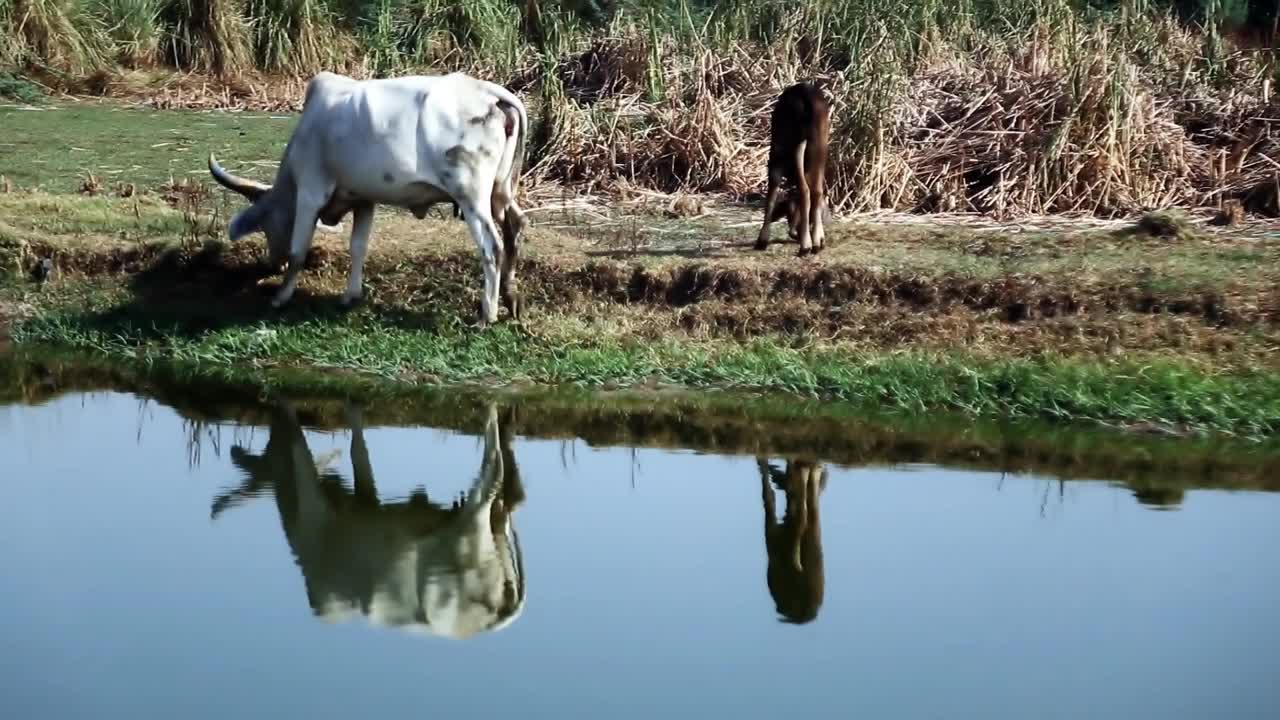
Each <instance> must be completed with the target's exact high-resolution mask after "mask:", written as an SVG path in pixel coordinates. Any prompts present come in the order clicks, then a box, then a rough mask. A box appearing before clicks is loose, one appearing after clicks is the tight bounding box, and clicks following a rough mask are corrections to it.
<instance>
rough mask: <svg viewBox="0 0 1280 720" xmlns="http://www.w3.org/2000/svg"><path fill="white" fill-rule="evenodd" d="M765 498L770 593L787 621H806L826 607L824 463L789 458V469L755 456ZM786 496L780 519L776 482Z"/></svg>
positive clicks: (825, 472) (825, 476)
mask: <svg viewBox="0 0 1280 720" xmlns="http://www.w3.org/2000/svg"><path fill="white" fill-rule="evenodd" d="M756 463H757V464H758V465H759V468H760V485H761V490H762V492H763V500H764V544H765V552H766V553H768V556H769V569H768V574H767V579H768V583H769V594H770V595H772V596H773V602H774V605H775V606H777V609H778V614H779V615H781V616H782V620H783V621H784V622H790V623H807V622H809V621H810V620H813V619H814V618H816V617H818V609H819V608H821V607H822V594H823V587H824V582H823V572H822V525H821V523H820V522H819V519H818V515H819V513H818V496H819V495H820V494H821V493H822V491H823V490H824V489H826V486H827V470H826V468H825V467H823V466H822V464H821V463H816V462H811V461H808V460H798V459H791V460H788V461H787V463H786V469H785V470H780V469H778V468H777V467H775V466H773V465H770V464H769V462H768V461H767V460H766V459H765V458H757V459H756ZM775 485H776V486H777V488H778V489H779V490H781V491H783V493H784V494H785V496H786V503H787V505H786V509H785V510H784V511H783V516H782V521H781V522H778V514H777V508H776V507H775V503H774V486H775Z"/></svg>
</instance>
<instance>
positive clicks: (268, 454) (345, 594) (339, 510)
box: [213, 405, 525, 638]
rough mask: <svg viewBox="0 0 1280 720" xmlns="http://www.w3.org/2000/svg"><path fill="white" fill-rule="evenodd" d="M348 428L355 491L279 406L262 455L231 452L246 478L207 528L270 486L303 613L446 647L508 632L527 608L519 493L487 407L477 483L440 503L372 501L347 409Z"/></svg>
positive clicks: (369, 472) (506, 438) (358, 429)
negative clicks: (301, 586)
mask: <svg viewBox="0 0 1280 720" xmlns="http://www.w3.org/2000/svg"><path fill="white" fill-rule="evenodd" d="M347 421H348V424H349V425H350V427H351V462H352V466H353V469H354V475H355V478H354V482H353V490H348V489H347V488H346V487H345V486H344V485H343V483H342V478H341V476H339V475H338V473H337V472H336V471H333V470H327V469H324V468H323V466H324V464H325V463H324V462H322V461H321V462H318V461H317V460H316V458H314V457H313V456H312V454H311V450H310V448H309V447H308V446H307V441H306V438H305V437H304V435H303V433H302V427H301V425H300V424H299V422H298V419H297V416H296V414H295V413H294V411H293V409H292V408H291V407H288V406H287V405H280V406H277V407H276V408H274V409H273V411H272V419H271V426H270V435H269V437H268V439H267V446H266V448H265V449H264V450H263V452H262V453H261V454H259V455H254V454H251V453H249V452H248V451H246V450H245V449H244V448H241V447H239V446H236V447H233V448H232V449H231V459H232V462H233V463H235V465H236V467H237V468H239V469H240V470H241V471H242V472H243V473H244V474H245V477H244V480H243V484H242V486H241V487H240V488H237V489H236V490H233V491H231V492H229V493H227V494H226V495H224V496H222V497H219V498H218V499H216V500H215V501H214V503H213V516H214V518H215V519H216V518H217V516H218V514H219V513H221V512H222V511H224V510H226V509H227V508H228V507H231V506H233V505H235V504H237V503H238V502H239V501H241V500H243V499H245V498H248V497H252V496H254V495H258V494H261V493H263V492H265V491H266V488H267V487H270V488H271V489H272V490H273V491H274V495H275V498H276V506H277V507H278V509H279V511H280V522H281V524H282V525H283V526H284V533H285V537H286V538H287V539H288V542H289V546H290V548H291V549H292V550H293V554H294V557H295V558H296V560H297V563H298V567H299V568H300V569H301V570H302V575H303V580H304V581H305V583H306V587H307V599H308V601H309V602H310V604H311V609H312V610H313V611H314V612H315V614H316V615H318V616H319V617H321V618H324V619H325V620H330V621H341V620H345V619H347V618H349V617H351V616H354V615H356V614H357V613H358V614H361V615H364V616H365V617H367V618H368V620H369V621H370V622H371V623H373V624H376V625H382V626H389V627H395V628H398V629H402V630H409V631H421V632H427V633H431V634H435V635H442V636H446V637H451V638H467V637H471V636H472V635H474V634H476V633H478V632H484V631H495V630H500V629H502V628H503V627H505V626H507V625H508V624H510V623H511V622H512V621H513V620H514V619H515V618H516V617H517V616H518V615H519V614H520V612H521V610H522V609H523V607H524V600H525V586H524V572H523V563H522V559H521V555H520V544H519V539H518V538H517V535H516V531H515V527H514V525H513V524H512V518H511V513H512V512H513V510H514V509H515V507H516V506H517V505H518V504H519V503H520V502H521V501H523V499H524V491H523V489H522V487H521V484H520V478H519V472H518V470H517V469H516V462H515V456H514V454H513V453H512V451H511V438H510V428H509V427H505V428H504V427H503V425H504V424H503V423H499V421H498V413H497V409H496V408H495V407H493V406H490V407H489V412H488V419H487V421H486V423H485V428H484V457H483V460H482V461H481V464H480V474H479V477H477V478H476V480H475V482H474V483H473V484H472V487H471V488H470V490H469V491H468V492H467V494H466V495H465V496H462V497H460V498H459V499H458V500H455V501H453V502H452V503H450V504H448V505H437V504H435V503H432V502H430V501H429V500H428V499H427V497H426V494H425V493H423V492H421V491H416V492H415V493H414V494H413V495H411V496H410V497H409V498H408V499H407V500H404V501H398V502H382V501H380V500H379V499H378V491H377V487H376V486H375V485H374V480H373V469H372V467H371V466H370V464H369V451H368V448H367V447H366V446H365V441H364V432H363V423H362V421H361V417H360V414H359V412H358V411H357V410H356V409H354V408H352V407H348V408H347Z"/></svg>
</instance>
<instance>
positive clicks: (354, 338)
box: [11, 291, 1280, 437]
mask: <svg viewBox="0 0 1280 720" xmlns="http://www.w3.org/2000/svg"><path fill="white" fill-rule="evenodd" d="M119 299H120V298H119V297H117V296H114V295H113V294H112V293H111V292H106V293H103V292H100V291H88V292H84V293H83V294H80V295H79V296H78V297H77V298H76V299H75V300H74V304H68V305H66V306H62V307H47V308H44V309H42V311H41V312H40V313H39V314H37V315H36V316H34V317H31V318H28V319H26V320H23V321H21V322H18V323H17V324H15V325H14V326H13V328H12V329H11V331H12V334H13V338H14V340H15V342H18V343H20V344H26V343H39V344H54V345H59V346H65V347H72V348H79V349H85V350H91V351H93V352H95V353H98V354H100V355H102V356H104V357H108V358H113V359H121V360H124V359H128V360H131V361H135V362H142V363H165V362H176V363H182V364H188V365H196V366H202V367H226V368H235V367H240V368H244V367H272V366H296V367H305V368H313V369H321V370H329V371H352V372H356V373H361V374H368V375H373V376H377V377H380V378H384V379H386V380H392V381H408V382H422V381H429V382H444V383H459V382H461V383H478V382H484V383H488V382H498V383H503V384H505V383H510V382H533V383H545V384H563V385H576V386H583V387H616V386H633V385H652V384H655V383H657V384H663V385H666V384H669V385H678V386H683V387H692V388H718V389H730V390H744V391H745V390H750V391H778V392H784V393H791V394H795V395H800V396H806V397H815V398H827V399H832V400H839V401H844V402H849V403H853V404H855V405H861V406H863V407H874V408H877V409H880V410H891V411H894V412H900V413H905V414H914V415H922V414H927V413H929V412H933V411H937V410H948V411H955V412H960V413H964V414H967V415H970V416H976V417H1008V418H1036V419H1047V420H1054V421H1073V422H1075V421H1093V422H1107V423H1120V424H1128V423H1158V424H1167V425H1170V426H1174V427H1181V426H1185V427H1187V428H1191V429H1195V430H1205V431H1214V432H1219V433H1228V434H1236V435H1240V436H1244V437H1263V436H1267V435H1270V434H1273V433H1275V432H1276V431H1277V430H1280V374H1276V373H1274V372H1266V371H1259V372H1254V373H1248V372H1235V373H1231V374H1226V373H1224V374H1214V373H1212V372H1207V371H1205V370H1204V369H1203V368H1193V367H1189V366H1182V365H1179V364H1178V363H1177V362H1174V361H1164V362H1158V363H1153V364H1149V365H1139V364H1137V363H1135V362H1132V361H1124V360H1118V361H1111V362H1106V361H1100V360H1094V361H1081V360H1068V359H1030V358H1010V359H999V358H990V357H976V356H972V355H968V354H966V353H964V352H963V351H957V352H954V353H922V352H912V351H903V352H896V353H895V352H889V353H884V352H850V351H848V350H846V349H841V348H823V347H820V346H819V347H813V348H807V349H796V348H792V347H787V346H786V345H784V344H782V343H780V342H779V341H778V340H777V339H775V338H770V337H761V338H758V339H756V340H754V341H749V342H744V343H725V342H716V341H699V340H692V339H672V340H669V341H663V340H659V341H645V340H639V339H637V340H632V341H627V340H625V339H618V338H616V337H612V338H611V337H604V338H602V337H600V336H599V335H596V334H593V333H591V332H589V331H587V332H581V333H575V334H573V335H568V334H566V333H565V332H563V331H561V332H559V333H555V334H549V335H547V336H540V335H538V334H535V332H536V331H535V332H528V331H522V330H521V329H519V328H518V327H515V326H511V325H502V326H497V327H494V328H491V329H489V330H487V331H484V332H475V331H473V330H471V329H469V328H467V327H465V326H463V325H462V324H461V322H459V321H457V320H456V319H453V318H450V317H448V316H439V317H436V318H434V319H432V320H430V321H427V322H426V323H425V324H429V325H430V326H431V327H430V328H429V329H413V328H409V327H404V326H401V325H397V324H391V323H387V322H383V321H381V320H379V319H377V318H376V317H373V316H370V315H369V314H367V313H359V312H357V313H351V314H345V315H344V314H341V313H332V314H329V315H328V316H322V317H316V316H308V315H307V314H306V313H304V312H302V311H299V312H297V313H292V314H286V316H285V317H282V318H280V319H278V320H276V321H273V322H265V321H258V322H249V323H245V324H232V325H228V326H223V327H214V328H211V329H208V330H207V331H201V330H198V329H196V328H193V327H190V326H184V325H182V324H173V325H166V324H164V323H161V322H158V321H157V320H156V318H155V315H153V314H150V313H147V312H146V311H136V315H135V316H130V315H129V314H128V313H126V314H124V315H120V314H118V313H112V311H111V310H112V308H114V307H117V306H118V301H119ZM95 310H100V311H103V313H104V314H102V315H95V314H94V311H95Z"/></svg>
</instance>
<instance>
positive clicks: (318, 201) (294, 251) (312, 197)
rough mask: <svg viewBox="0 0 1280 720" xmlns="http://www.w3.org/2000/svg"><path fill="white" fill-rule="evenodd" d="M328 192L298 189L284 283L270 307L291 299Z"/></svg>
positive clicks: (276, 306)
mask: <svg viewBox="0 0 1280 720" xmlns="http://www.w3.org/2000/svg"><path fill="white" fill-rule="evenodd" d="M330 192H331V191H330V190H324V191H322V192H314V191H304V190H303V189H302V188H299V189H298V193H297V196H296V199H295V201H294V202H295V210H296V214H295V215H294V218H293V237H292V239H291V240H290V242H289V267H288V269H287V270H285V273H284V282H283V283H281V285H280V289H279V290H278V291H276V296H275V297H274V298H272V300H271V307H275V308H278V307H281V306H282V305H284V304H285V303H287V302H289V299H290V298H292V297H293V291H294V290H295V289H296V288H297V287H298V273H299V272H301V271H302V265H303V263H305V262H306V261H307V251H308V250H310V249H311V238H312V237H313V236H314V234H315V231H316V220H317V219H319V217H320V209H321V208H323V207H324V205H325V200H326V199H327V198H328V197H329V193H330Z"/></svg>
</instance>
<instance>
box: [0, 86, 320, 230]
mask: <svg viewBox="0 0 1280 720" xmlns="http://www.w3.org/2000/svg"><path fill="white" fill-rule="evenodd" d="M296 122H297V117H296V116H294V115H292V114H290V115H286V116H273V115H268V114H265V113H224V112H207V113H206V112H197V111H188V110H164V111H161V110H150V109H142V108H130V107H125V106H122V105H99V104H95V103H83V104H66V103H50V104H45V105H43V106H42V107H41V109H39V110H22V109H18V108H7V107H0V127H3V128H4V129H5V132H4V133H0V173H3V174H4V175H5V176H6V177H8V179H9V180H10V181H11V182H12V183H13V184H14V186H15V187H16V188H18V189H28V190H43V191H46V192H50V193H74V192H77V191H79V189H80V186H81V185H82V184H83V182H84V181H85V179H86V178H87V177H88V175H90V174H92V175H94V176H96V177H97V178H98V179H99V181H100V182H102V183H104V184H105V185H106V189H107V190H110V189H111V188H112V187H113V186H114V185H115V184H116V183H134V184H135V185H137V186H138V187H139V188H147V189H152V188H156V187H159V186H161V185H163V184H166V183H168V182H170V181H172V180H184V179H185V180H200V181H207V180H208V179H209V170H208V166H207V158H208V154H209V153H210V152H213V153H215V154H216V155H217V156H218V159H219V161H221V162H222V163H223V164H224V165H225V166H226V167H227V168H229V169H231V170H232V171H233V172H237V173H241V174H244V175H247V176H250V177H255V178H257V179H260V180H264V181H270V180H271V179H272V177H273V176H274V173H275V166H276V163H277V162H279V160H280V155H281V154H282V153H283V152H284V146H285V143H286V142H287V141H288V139H289V132H290V131H291V130H292V129H293V126H294V124H296ZM5 219H8V218H5Z"/></svg>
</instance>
